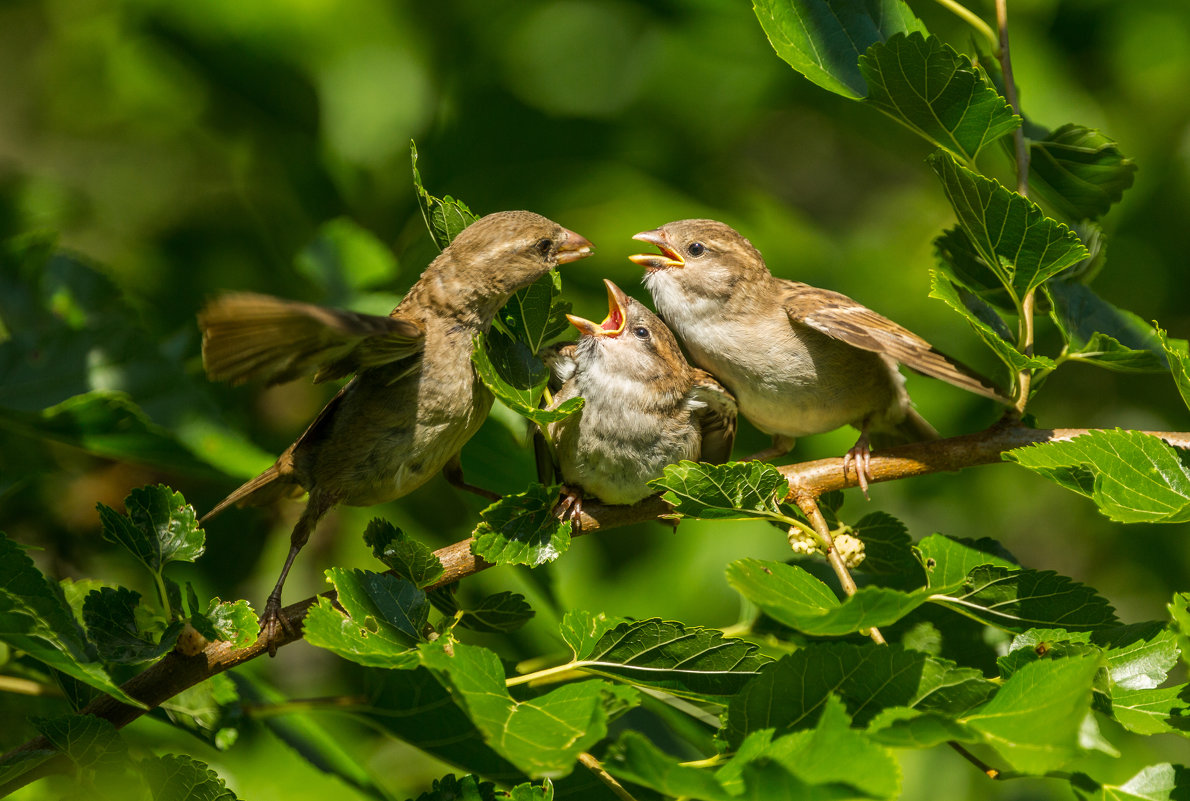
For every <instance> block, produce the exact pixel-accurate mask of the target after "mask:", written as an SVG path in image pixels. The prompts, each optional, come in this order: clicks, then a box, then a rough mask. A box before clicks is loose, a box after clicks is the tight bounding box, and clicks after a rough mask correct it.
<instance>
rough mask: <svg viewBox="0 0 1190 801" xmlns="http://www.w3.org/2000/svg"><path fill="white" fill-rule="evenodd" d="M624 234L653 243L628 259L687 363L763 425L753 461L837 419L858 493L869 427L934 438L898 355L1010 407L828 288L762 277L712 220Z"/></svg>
mask: <svg viewBox="0 0 1190 801" xmlns="http://www.w3.org/2000/svg"><path fill="white" fill-rule="evenodd" d="M633 239H637V240H640V241H642V242H648V243H650V244H652V245H655V246H656V247H657V248H658V250H660V251H661V252H660V253H659V254H658V253H642V254H637V255H634V256H630V257H629V258H630V259H631V260H632V262H633V263H635V264H637V265H639V266H641V267H644V268H645V271H646V272H645V276H644V284H645V286H646V287H647V288H648V290H649V292H650V293H651V294H652V296H653V301H654V303H655V304H656V306H657V311H658V313H659V314H660V315H661V317H662V318H663V319H664V320H665V322H666V323H667V324H668V325H669V326H670V327H671V328H672V329H673V331H674V332H675V333H676V334H677V335H678V337H679V338H680V339H681V340H682V343H683V344H684V345H685V347H686V351H687V353H688V354H689V355H690V359H691V361H693V363H694V364H696V365H698V366H699V367H701V368H703V369H705V370H707V371H709V372H711V373H712V374H714V375H715V376H716V377H717V378H718V379H719V380H720V381H722V382H723V384H724V385H725V386H726V387H727V388H728V389H729V390H731V392H732V393H734V394H735V396H736V398H737V399H738V401H739V407H740V412H741V413H742V414H743V415H744V416H745V417H746V418H748V420H749V421H751V422H752V424H753V425H755V426H756V427H757V428H759V429H760V430H761V431H763V432H765V433H767V434H771V435H772V437H773V444H772V447H770V448H767V449H765V450H763V451H761V452H760V453H757V454H755V455H754V456H753V457H752V458H759V459H768V458H773V457H775V456H780V455H782V454H785V453H787V452H789V450H790V449H791V448H792V447H793V445H794V442H795V441H796V439H797V438H798V437H803V436H807V435H809V434H819V433H822V432H825V431H832V430H834V429H836V428H839V427H841V426H843V425H851V426H854V427H855V428H858V429H859V431H860V436H859V439H858V441H857V442H856V443H855V446H854V447H852V448H851V450H849V451H848V452H847V454H846V455H845V456H844V459H843V472H844V475H846V474H847V472H848V470H849V469H850V467H851V466H852V465H854V466H855V470H856V478H857V480H858V483H859V485H860V487H861V488H862V489H863V491H864V494H865V495H866V494H867V490H868V481H869V479H870V478H871V475H870V473H869V460H870V453H871V450H870V447H869V435H870V434H872V433H882V434H892V435H893V436H894V437H895V438H899V439H901V440H903V441H918V440H926V439H936V438H937V437H938V432H937V431H936V430H934V427H933V426H931V425H930V424H929V423H928V422H926V420H925V419H924V418H922V416H921V415H920V414H918V413H917V411H916V410H915V409H914V408H913V406H912V404H911V402H910V400H909V394H908V393H907V392H906V390H905V378H904V376H903V375H901V373H900V371H899V370H898V369H897V365H898V364H903V365H905V366H906V367H909V368H911V369H912V370H915V371H917V372H919V373H923V374H925V375H928V376H933V377H934V378H940V379H942V380H943V381H946V382H948V383H950V384H953V385H955V386H957V387H961V388H962V389H965V390H968V391H970V392H974V393H976V394H978V395H983V396H984V397H987V398H991V399H993V400H996V401H999V402H1000V403H1004V404H1010V403H1011V401H1010V400H1009V399H1008V398H1006V397H1004V396H1003V395H1002V394H1001V393H1000V392H999V391H998V390H997V389H996V388H995V387H993V386H991V385H990V384H989V383H988V382H987V381H986V380H985V379H983V378H981V377H980V376H979V375H978V374H976V373H974V372H972V371H971V370H970V369H968V368H966V367H964V366H963V365H961V364H959V363H958V362H956V361H954V360H952V359H950V358H948V357H947V356H945V355H943V354H942V353H940V352H938V351H937V350H936V349H935V348H934V347H933V346H932V345H930V343H928V342H926V341H925V340H924V339H922V338H921V337H919V336H917V335H916V334H914V333H912V332H910V331H909V330H907V329H905V328H903V327H901V326H900V325H898V324H896V323H894V322H893V321H892V320H889V319H888V318H886V317H883V316H881V315H879V314H877V313H876V312H874V311H872V310H871V309H868V308H867V307H865V306H862V305H860V304H859V303H857V302H856V301H854V300H852V299H851V298H849V297H847V296H846V295H842V294H840V293H838V292H832V291H830V290H827V289H818V288H817V287H812V286H809V285H808V284H803V283H799V282H797V281H789V280H786V279H782V278H777V277H775V276H773V275H772V274H771V273H770V272H769V270H768V267H767V266H765V262H764V258H763V257H762V256H761V255H760V252H759V251H758V250H757V249H756V248H755V247H753V246H752V243H750V242H749V241H748V240H747V239H745V238H744V237H743V236H741V235H740V234H739V233H737V232H736V231H735V230H734V229H732V228H731V227H730V226H728V225H725V224H724V223H721V222H717V221H715V220H679V221H677V222H671V223H668V224H666V225H663V226H661V227H660V228H657V229H654V230H652V231H644V232H642V233H639V234H637V235H636V236H634V237H633Z"/></svg>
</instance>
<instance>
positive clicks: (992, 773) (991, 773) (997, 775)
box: [946, 740, 1004, 779]
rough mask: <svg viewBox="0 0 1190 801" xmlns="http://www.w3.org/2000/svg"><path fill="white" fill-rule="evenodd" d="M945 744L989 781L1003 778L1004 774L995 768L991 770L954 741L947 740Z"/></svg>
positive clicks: (986, 764) (989, 766)
mask: <svg viewBox="0 0 1190 801" xmlns="http://www.w3.org/2000/svg"><path fill="white" fill-rule="evenodd" d="M946 744H947V745H949V746H950V747H951V748H953V749H954V750H955V751H957V752H958V754H959V756H961V757H962V758H963V759H965V760H967V761H968V762H970V763H971V764H972V765H974V766H975V767H977V768H979V770H980V771H981V772H982V773H983V774H984V775H985V776H987V777H988V778H989V779H1001V778H1003V777H1004V774H1003V773H1001V772H1000V771H999V770H997V769H996V768H993V767H992V766H991V765H989V764H988V763H986V762H984V761H983V760H982V759H980V758H979V757H977V756H975V754H973V753H971V752H970V751H968V750H967V749H966V748H964V747H963V746H962V745H960V744H959V743H956V742H955V741H954V740H948V741H947V742H946Z"/></svg>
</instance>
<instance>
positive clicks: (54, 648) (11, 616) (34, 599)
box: [0, 532, 143, 708]
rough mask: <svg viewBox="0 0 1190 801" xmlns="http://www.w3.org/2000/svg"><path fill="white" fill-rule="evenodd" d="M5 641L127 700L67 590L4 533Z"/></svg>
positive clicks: (0, 584)
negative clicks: (81, 622)
mask: <svg viewBox="0 0 1190 801" xmlns="http://www.w3.org/2000/svg"><path fill="white" fill-rule="evenodd" d="M0 641H3V642H6V643H8V644H9V645H10V646H12V647H13V648H14V649H16V650H19V651H24V652H25V653H27V654H28V655H29V656H31V657H33V658H34V659H36V660H38V661H40V662H44V663H45V664H46V665H48V666H50V667H52V668H54V669H55V670H60V671H62V672H63V673H65V674H66V675H68V676H70V677H71V678H74V679H77V680H79V681H81V682H83V683H84V684H88V685H90V686H91V687H94V688H96V689H97V690H101V691H102V692H105V693H107V694H109V695H111V696H113V697H115V698H117V699H119V700H120V701H123V702H124V703H126V704H130V705H132V706H136V707H140V708H143V704H141V703H140V702H139V701H136V700H134V699H133V698H131V697H130V696H128V695H126V694H125V693H124V692H123V691H122V690H121V689H120V688H119V687H118V686H116V684H115V683H114V682H113V681H112V679H111V677H110V676H109V675H108V674H107V671H106V670H104V668H103V665H102V664H100V663H99V662H98V661H97V656H98V654H97V653H96V652H95V650H94V646H92V645H91V644H90V643H88V642H87V639H86V637H85V635H84V634H83V629H82V627H81V626H80V625H79V623H78V620H76V619H75V617H74V615H73V614H72V613H71V611H70V607H69V606H67V604H66V599H65V598H64V597H63V595H62V591H61V589H60V588H59V587H58V585H57V584H54V583H52V582H50V581H48V580H47V579H46V577H45V576H43V575H42V573H41V571H40V570H38V569H37V567H36V566H35V565H34V564H33V560H32V559H30V558H29V557H28V555H27V554H26V553H25V551H24V550H23V549H22V548H21V547H20V546H19V545H17V544H16V543H15V542H13V541H12V540H10V539H8V537H7V536H5V535H4V534H3V533H2V532H0Z"/></svg>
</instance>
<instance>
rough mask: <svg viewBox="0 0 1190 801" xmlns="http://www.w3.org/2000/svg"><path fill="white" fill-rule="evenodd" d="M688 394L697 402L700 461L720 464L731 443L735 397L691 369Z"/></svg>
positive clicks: (725, 457)
mask: <svg viewBox="0 0 1190 801" xmlns="http://www.w3.org/2000/svg"><path fill="white" fill-rule="evenodd" d="M692 372H693V373H694V384H693V386H691V388H690V397H691V398H692V399H693V400H696V401H698V407H697V411H696V412H695V421H696V422H697V423H698V425H699V427H700V428H701V429H702V456H701V457H700V458H701V459H702V461H704V462H710V463H712V464H722V463H723V462H726V461H728V460H729V459H731V446H732V445H733V444H735V430H736V413H737V406H736V401H735V396H734V395H732V394H731V393H730V392H728V391H727V390H726V389H725V388H724V387H723V385H722V384H720V383H719V382H718V381H716V380H715V379H714V377H713V376H712V375H711V374H710V373H708V372H705V371H703V370H698V369H694V370H693V371H692Z"/></svg>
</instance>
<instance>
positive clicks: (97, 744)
mask: <svg viewBox="0 0 1190 801" xmlns="http://www.w3.org/2000/svg"><path fill="white" fill-rule="evenodd" d="M30 722H31V723H32V724H33V726H34V728H36V729H37V731H38V732H40V733H41V734H42V735H43V736H44V737H45V738H46V739H47V740H49V741H50V743H52V744H53V746H54V747H55V748H56V749H58V751H60V752H61V753H63V754H65V755H66V758H67V759H69V760H70V761H71V762H73V763H74V764H75V766H77V767H78V768H80V769H84V770H90V769H101V768H103V767H104V766H105V765H110V764H111V763H113V762H118V761H121V760H124V759H126V758H127V755H128V746H127V745H125V743H124V741H123V740H122V739H120V733H119V732H118V731H117V730H116V727H115V726H114V725H112V723H111V722H110V721H107V720H104V719H103V718H99V717H96V716H95V715H59V716H57V717H53V718H43V717H33V718H30Z"/></svg>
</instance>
